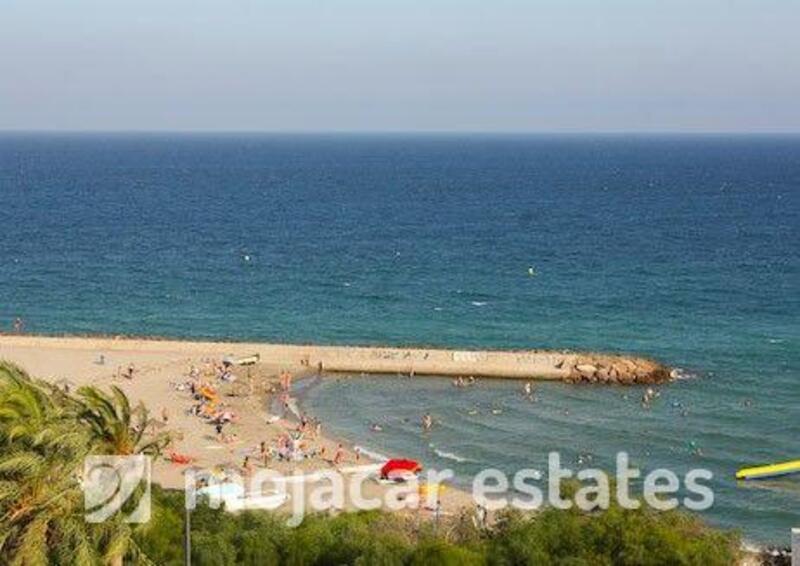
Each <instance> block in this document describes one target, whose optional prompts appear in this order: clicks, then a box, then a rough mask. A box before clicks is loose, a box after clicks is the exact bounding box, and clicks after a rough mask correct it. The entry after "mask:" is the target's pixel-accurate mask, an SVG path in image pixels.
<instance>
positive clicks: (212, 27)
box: [0, 0, 800, 132]
mask: <svg viewBox="0 0 800 566" xmlns="http://www.w3.org/2000/svg"><path fill="white" fill-rule="evenodd" d="M0 130H188V131H196V130H201V131H217V130H224V131H239V130H247V131H454V132H458V131H469V132H618V131H623V132H800V0H540V1H536V0H527V1H524V0H480V1H479V0H405V1H399V0H133V1H131V0H70V1H69V2H65V1H64V0H0Z"/></svg>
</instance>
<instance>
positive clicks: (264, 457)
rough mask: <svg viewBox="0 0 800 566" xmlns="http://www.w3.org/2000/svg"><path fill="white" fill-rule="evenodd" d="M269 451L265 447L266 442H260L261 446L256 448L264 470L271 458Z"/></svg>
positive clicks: (268, 448) (267, 447) (269, 449)
mask: <svg viewBox="0 0 800 566" xmlns="http://www.w3.org/2000/svg"><path fill="white" fill-rule="evenodd" d="M271 451H272V449H271V448H270V447H269V446H267V443H266V441H264V440H262V441H261V444H259V446H258V455H259V457H260V458H261V462H262V463H263V464H264V467H265V468H267V467H269V460H270V457H271V456H272V453H271Z"/></svg>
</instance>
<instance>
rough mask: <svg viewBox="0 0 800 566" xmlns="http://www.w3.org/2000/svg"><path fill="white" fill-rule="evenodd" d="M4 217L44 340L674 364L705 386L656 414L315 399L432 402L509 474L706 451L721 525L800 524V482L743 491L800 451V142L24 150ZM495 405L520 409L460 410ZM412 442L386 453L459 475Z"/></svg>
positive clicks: (490, 394) (153, 139) (546, 397)
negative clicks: (427, 350) (81, 336)
mask: <svg viewBox="0 0 800 566" xmlns="http://www.w3.org/2000/svg"><path fill="white" fill-rule="evenodd" d="M0 225H2V227H3V229H2V230H0V322H2V323H3V324H10V321H11V319H12V318H13V317H14V316H22V317H24V319H25V320H26V323H27V327H28V329H29V330H30V331H33V332H68V333H83V332H111V333H120V332H121V333H134V334H157V335H170V336H187V337H224V338H234V339H260V340H278V341H287V342H328V343H390V344H428V345H440V346H453V347H499V348H518V347H519V348H530V347H539V348H573V349H594V350H611V351H630V352H636V353H642V354H645V355H651V356H655V357H658V358H660V359H662V360H664V361H665V362H667V363H669V364H672V365H677V366H680V367H682V368H684V369H685V370H686V371H687V372H689V373H691V374H693V375H696V376H697V377H696V378H695V379H690V380H687V381H683V382H680V383H677V384H674V385H671V386H669V387H667V388H665V389H664V391H663V395H662V398H661V399H660V400H659V402H658V403H657V404H656V406H655V407H654V408H653V409H652V411H650V412H647V413H642V412H641V411H640V410H639V408H638V403H637V402H636V401H635V399H628V400H625V399H623V398H622V397H621V395H622V393H621V392H620V391H619V390H616V389H577V388H571V387H566V386H559V385H546V386H542V392H541V397H542V399H541V401H540V403H538V404H535V405H524V404H519V403H518V402H517V400H516V398H515V395H514V392H513V387H514V386H513V385H508V386H506V385H502V384H497V385H493V387H492V388H484V387H480V388H478V389H475V390H471V391H469V392H464V395H457V396H456V395H452V392H451V391H450V390H449V389H448V386H447V383H445V382H435V381H431V382H414V383H409V382H403V384H402V385H400V384H399V382H398V383H395V382H387V381H385V380H380V381H373V380H370V379H366V380H365V381H364V382H363V384H362V385H361V386H359V387H350V388H342V389H330V390H328V389H327V388H328V387H329V386H328V385H323V386H322V387H321V388H319V389H317V390H316V392H313V393H312V396H311V399H310V402H311V403H312V405H313V406H314V408H315V410H318V411H320V412H321V413H323V414H324V416H325V418H326V420H327V421H328V422H329V426H330V427H333V428H334V429H336V430H340V431H341V432H343V433H348V434H349V433H357V434H359V435H360V434H361V433H363V431H364V430H365V428H364V427H365V423H366V422H367V421H370V420H373V419H375V418H376V417H377V416H382V415H386V418H387V419H389V420H391V418H393V417H394V416H396V415H399V414H402V413H403V412H404V411H417V412H418V411H421V410H424V409H430V410H432V411H434V412H436V413H441V414H442V415H443V418H444V421H445V426H443V427H442V428H441V429H440V430H438V431H437V432H436V433H435V436H436V438H434V439H433V443H434V444H435V445H436V449H439V450H444V451H450V452H453V453H456V454H460V455H462V456H464V457H466V458H470V459H473V460H476V461H477V462H483V461H484V460H485V459H491V460H492V461H499V462H501V463H503V464H504V465H508V466H517V465H519V464H520V463H522V462H524V461H527V460H528V459H531V458H533V459H535V458H538V457H539V455H540V454H541V453H542V452H544V451H546V450H547V449H549V448H551V447H554V446H555V447H559V448H561V449H565V448H564V446H563V445H564V444H565V443H569V445H570V446H573V445H574V450H575V451H576V453H577V452H580V451H589V452H591V453H592V454H594V455H595V457H596V458H597V459H599V460H601V461H602V460H603V458H607V457H608V454H610V453H612V452H616V450H617V449H619V447H624V448H626V449H627V450H628V451H630V452H631V453H632V454H636V455H637V457H639V458H641V460H642V462H643V463H646V464H647V465H648V466H649V465H650V464H651V462H652V463H653V464H655V463H658V462H661V461H664V462H667V463H671V464H674V465H675V466H684V465H686V466H688V465H693V464H694V463H695V462H694V460H693V457H692V456H691V455H690V454H688V450H687V449H686V446H687V442H689V441H690V440H694V441H695V442H696V443H697V444H698V445H700V446H701V447H702V449H703V451H704V454H705V455H704V456H703V458H702V461H703V462H704V463H707V464H708V465H709V467H710V468H711V469H712V470H714V471H715V473H716V474H717V475H718V478H719V486H718V487H719V497H718V503H717V505H716V506H715V508H714V510H713V511H712V512H711V513H710V515H709V516H710V518H711V519H712V520H714V521H717V522H719V523H721V524H726V525H737V526H740V527H742V528H743V529H745V531H746V532H747V533H748V535H749V536H752V537H753V538H757V539H763V540H776V541H783V540H785V532H786V531H787V529H788V527H789V526H790V525H791V524H792V523H793V524H795V525H797V524H800V516H799V515H798V514H799V513H800V504H799V503H798V499H797V495H796V489H795V488H796V487H797V480H794V483H791V482H790V483H788V484H781V485H780V486H777V487H775V488H764V489H755V488H740V487H736V486H734V485H733V484H732V483H731V482H730V479H729V478H730V476H731V473H732V471H733V470H734V469H735V468H736V467H738V466H739V465H744V464H750V463H760V462H761V461H767V462H772V461H780V460H783V459H789V458H797V457H800V409H798V406H800V403H799V401H800V384H799V382H798V379H800V377H799V376H798V373H799V372H800V321H799V320H798V316H799V315H800V292H798V291H800V251H798V250H800V229H799V228H800V138H798V137H790V136H786V137H728V138H721V137H711V136H698V137H688V138H687V137H676V136H666V137H635V136H634V137H630V136H627V137H626V136H605V137H603V136H600V137H596V136H595V137H590V136H589V137H587V136H560V137H552V136H551V137H547V136H458V137H453V136H424V137H420V136H355V135H351V136H333V135H331V136H261V135H243V136H242V135H236V136H234V135H229V136H203V135H191V136H188V135H185V136H175V135H113V136H107V135H85V136H71V135H59V136H52V135H33V134H30V135H25V134H21V135H9V134H4V135H2V136H0ZM246 258H247V259H246ZM529 266H534V267H535V269H536V272H537V273H538V275H537V276H536V277H529V276H528V274H527V270H528V267H529ZM392 387H397V388H398V390H397V391H395V392H391V391H390V393H392V394H391V395H389V394H387V388H389V389H391V388H392ZM504 388H508V390H506V389H504ZM437 389H442V390H443V391H444V392H443V393H442V394H438V393H437V392H436V390H437ZM317 392H318V393H317ZM323 392H324V393H325V394H324V395H323V396H322V398H318V397H317V395H318V394H319V393H323ZM459 393H461V392H459ZM470 396H475V399H472V398H471V397H470ZM494 396H497V397H498V399H499V400H498V402H502V403H503V404H507V405H508V407H507V408H505V409H504V412H503V414H502V415H496V416H493V417H495V418H492V419H488V418H483V419H472V418H471V417H470V415H464V414H462V412H463V408H464V406H466V405H468V404H469V403H472V402H475V403H478V404H479V405H481V406H483V405H484V404H486V403H488V402H489V401H490V400H491V399H493V398H494ZM636 396H638V394H637V395H636ZM398 399H401V400H402V403H399V402H397V400H398ZM745 399H750V400H752V406H750V407H745V406H743V404H742V402H743V401H744V400H745ZM389 400H393V401H395V402H394V404H390V403H389ZM418 400H419V401H418ZM674 402H677V403H681V404H682V405H684V406H685V407H686V409H687V410H688V415H687V416H685V417H682V416H681V414H680V413H681V411H680V410H678V409H676V408H675V407H673V403H674ZM347 403H359V405H360V406H363V407H364V412H363V414H359V415H357V416H354V415H352V414H351V412H349V411H345V410H343V407H344V406H346V404H347ZM417 403H419V405H417ZM423 405H424V407H423ZM565 409H567V410H569V411H570V418H569V419H566V418H565V416H564V415H563V414H562V413H560V411H561V412H563V410H565ZM354 419H355V420H354ZM473 421H474V422H473ZM392 426H393V425H392ZM392 426H390V427H389V430H387V433H386V434H385V435H383V436H381V437H380V438H376V439H374V440H375V441H376V442H381V443H386V445H385V446H382V447H385V448H387V449H393V450H403V451H414V453H415V454H419V455H420V456H421V457H424V458H425V459H433V461H436V460H435V459H436V458H438V456H436V453H435V452H434V451H433V450H434V449H429V447H428V446H427V443H426V442H425V441H424V440H425V439H421V438H419V437H418V435H416V436H415V435H413V434H410V433H409V432H408V431H405V432H404V431H403V430H402V428H401V429H400V430H399V431H398V432H400V434H390V430H391V429H392ZM499 438H503V443H498V439H499ZM440 446H441V447H443V448H440ZM462 452H463V454H462ZM648 454H649V455H648ZM456 463H457V464H459V463H458V462H456ZM461 464H463V465H464V466H463V468H464V471H465V473H468V472H469V471H470V469H471V468H470V466H471V465H472V464H473V463H470V462H464V463H461ZM459 465H460V464H459ZM476 465H477V464H476Z"/></svg>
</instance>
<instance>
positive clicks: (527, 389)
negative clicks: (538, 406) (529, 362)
mask: <svg viewBox="0 0 800 566" xmlns="http://www.w3.org/2000/svg"><path fill="white" fill-rule="evenodd" d="M522 396H523V397H525V398H526V399H527V400H528V401H530V400H531V399H532V398H533V383H531V382H530V381H526V382H525V386H524V387H523V388H522Z"/></svg>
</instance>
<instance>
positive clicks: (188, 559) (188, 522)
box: [183, 505, 192, 566]
mask: <svg viewBox="0 0 800 566" xmlns="http://www.w3.org/2000/svg"><path fill="white" fill-rule="evenodd" d="M184 508H185V510H186V514H185V517H184V520H183V563H184V564H185V565H186V566H192V511H191V509H189V506H188V505H184Z"/></svg>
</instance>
